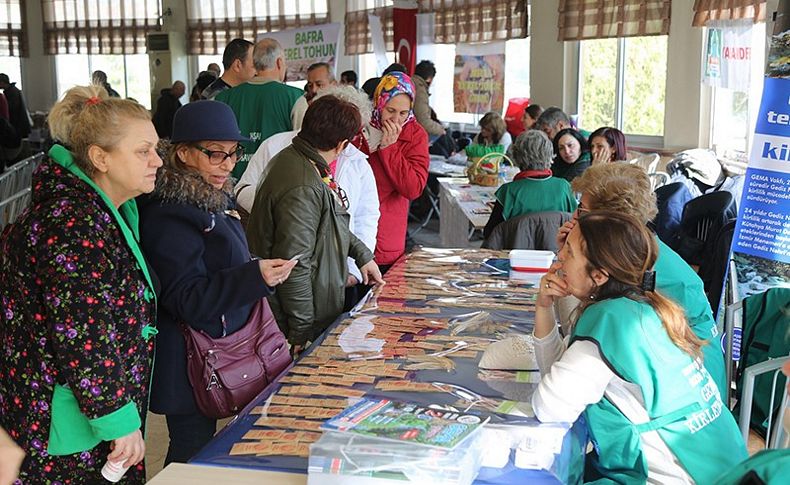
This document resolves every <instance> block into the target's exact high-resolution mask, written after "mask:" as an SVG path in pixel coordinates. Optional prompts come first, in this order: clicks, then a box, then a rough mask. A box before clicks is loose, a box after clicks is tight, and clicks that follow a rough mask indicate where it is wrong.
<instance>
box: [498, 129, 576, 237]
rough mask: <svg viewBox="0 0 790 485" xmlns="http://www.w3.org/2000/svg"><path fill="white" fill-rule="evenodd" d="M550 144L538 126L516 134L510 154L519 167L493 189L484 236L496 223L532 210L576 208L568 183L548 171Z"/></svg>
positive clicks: (568, 209)
mask: <svg viewBox="0 0 790 485" xmlns="http://www.w3.org/2000/svg"><path fill="white" fill-rule="evenodd" d="M551 154H552V147H551V142H550V141H549V137H548V136H546V134H545V133H543V132H542V131H539V130H529V131H525V132H523V133H522V134H520V135H518V137H517V138H516V141H515V142H514V143H513V146H511V147H510V156H511V158H512V159H513V161H514V162H515V163H516V165H518V168H519V169H520V170H521V171H520V172H519V173H518V174H516V176H515V177H514V178H513V181H512V182H508V183H506V184H504V185H503V186H501V187H499V189H497V191H496V194H495V195H496V202H495V204H494V209H493V211H492V212H491V217H489V219H488V223H487V224H486V227H485V229H483V236H484V237H488V235H489V234H491V231H493V230H494V228H495V227H496V226H497V224H499V223H501V222H504V221H506V220H508V219H511V218H513V217H518V216H523V215H524V214H529V213H532V212H543V211H560V212H573V211H575V210H576V199H574V198H573V193H572V192H571V185H570V184H569V183H568V182H567V181H565V180H563V179H561V178H557V177H553V176H552V175H551V170H550V169H549V166H551Z"/></svg>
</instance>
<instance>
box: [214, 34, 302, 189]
mask: <svg viewBox="0 0 790 485" xmlns="http://www.w3.org/2000/svg"><path fill="white" fill-rule="evenodd" d="M252 58H253V64H254V65H255V70H256V74H255V77H254V78H252V79H250V80H249V81H247V82H246V83H242V84H239V85H238V86H236V87H235V88H231V89H228V90H227V91H223V92H221V93H219V94H218V95H217V97H216V98H215V99H216V100H217V101H221V102H223V103H225V104H227V105H228V106H230V107H231V109H232V110H233V112H234V113H235V114H236V119H237V120H238V122H239V128H240V129H241V133H242V134H243V135H244V136H246V137H249V138H251V139H252V141H251V142H249V143H244V144H243V146H244V156H242V158H241V159H240V160H239V162H238V163H237V164H236V168H235V169H234V170H233V176H234V177H236V178H237V179H238V178H239V177H241V175H242V174H243V173H244V170H246V169H247V163H248V161H249V157H250V155H252V154H253V153H255V151H256V150H257V149H258V146H259V145H260V144H261V142H262V141H263V140H265V139H267V138H269V137H270V136H272V135H275V134H277V133H282V132H283V131H288V130H291V129H292V128H293V126H294V113H293V109H294V105H295V104H296V101H297V100H298V99H299V97H300V96H302V90H301V89H297V88H294V87H292V86H288V85H287V84H285V83H284V82H283V81H284V80H285V53H284V51H283V48H282V46H281V45H280V43H279V42H277V41H276V40H275V39H270V38H267V39H262V40H261V41H260V42H258V43H257V44H255V48H254V49H253V53H252Z"/></svg>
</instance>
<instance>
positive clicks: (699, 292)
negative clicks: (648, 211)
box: [653, 238, 727, 396]
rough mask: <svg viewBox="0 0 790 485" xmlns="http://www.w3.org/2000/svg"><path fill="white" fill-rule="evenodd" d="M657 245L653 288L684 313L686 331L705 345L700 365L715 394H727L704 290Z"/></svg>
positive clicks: (673, 256)
mask: <svg viewBox="0 0 790 485" xmlns="http://www.w3.org/2000/svg"><path fill="white" fill-rule="evenodd" d="M656 242H658V259H656V264H655V266H654V267H653V269H654V270H655V272H656V288H657V289H658V291H659V292H661V294H663V295H664V296H666V297H668V298H670V299H672V301H674V302H675V303H677V304H678V305H680V307H681V308H683V311H685V312H686V318H687V319H688V321H689V327H691V330H693V331H694V333H695V334H696V335H697V337H699V338H701V339H703V340H707V341H708V342H707V343H706V344H705V345H704V346H703V347H702V363H703V364H704V365H705V368H706V369H707V370H708V373H710V375H711V377H712V378H713V382H715V383H716V386H717V387H718V388H719V394H721V395H722V396H724V395H725V392H726V391H727V373H726V371H725V368H724V353H723V351H722V348H721V341H720V339H719V338H718V334H719V332H718V329H717V328H716V322H715V321H714V320H713V312H711V310H710V303H709V302H708V297H707V296H705V286H704V285H703V283H702V280H701V279H700V278H699V276H697V273H695V272H694V270H693V269H691V266H689V265H688V263H686V262H685V261H683V258H681V257H680V256H679V255H678V253H676V252H675V251H673V250H672V248H670V247H669V246H667V245H666V244H664V243H663V242H662V241H661V240H660V239H658V238H656Z"/></svg>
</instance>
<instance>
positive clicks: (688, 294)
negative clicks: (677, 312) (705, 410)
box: [557, 163, 727, 396]
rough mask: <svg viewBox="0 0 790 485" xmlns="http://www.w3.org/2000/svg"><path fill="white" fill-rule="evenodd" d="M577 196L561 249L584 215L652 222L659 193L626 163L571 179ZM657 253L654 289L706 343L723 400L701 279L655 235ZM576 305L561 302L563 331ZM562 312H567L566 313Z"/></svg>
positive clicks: (720, 360) (720, 363)
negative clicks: (673, 304)
mask: <svg viewBox="0 0 790 485" xmlns="http://www.w3.org/2000/svg"><path fill="white" fill-rule="evenodd" d="M572 187H573V190H574V192H578V193H580V194H581V199H580V200H579V210H578V211H577V212H576V213H575V214H574V219H573V220H571V221H569V222H568V223H566V224H565V225H564V226H562V227H561V228H560V231H559V234H558V236H557V243H558V246H559V247H562V246H563V245H564V244H565V239H566V237H567V235H568V233H569V232H570V230H571V229H572V228H573V227H574V226H575V225H576V219H577V218H578V217H579V215H580V214H582V213H585V212H591V211H592V212H594V211H598V210H608V211H614V212H619V213H622V214H628V215H631V216H633V217H635V218H637V219H638V220H640V221H642V223H643V224H645V225H647V224H649V223H650V222H651V221H652V220H653V219H654V218H655V216H656V212H657V209H656V195H655V193H653V190H652V189H651V186H650V178H649V177H648V176H647V174H646V173H645V171H644V170H643V169H642V168H641V167H639V166H636V165H629V164H625V163H606V164H599V165H594V166H592V167H590V169H589V170H587V171H586V172H584V174H583V175H582V176H581V177H579V178H577V179H576V180H574V181H573V184H572ZM654 238H655V240H656V244H657V247H658V255H657V258H656V262H655V267H654V268H653V269H654V270H655V272H656V288H658V289H659V290H660V291H661V292H663V293H664V294H665V295H667V296H668V297H670V298H672V300H674V301H675V302H676V303H677V304H678V305H680V307H681V308H682V309H683V310H684V312H685V314H686V320H687V321H688V325H689V326H690V327H691V330H692V331H693V332H694V333H695V334H696V335H697V337H699V338H700V339H701V340H702V341H704V344H703V345H702V354H703V356H704V358H703V360H702V362H703V364H704V365H705V368H706V369H707V370H708V372H709V373H710V375H711V376H712V377H713V382H715V383H716V386H717V387H718V389H719V393H720V394H721V395H722V396H724V395H726V394H725V392H726V390H727V383H726V377H725V367H724V356H723V355H722V350H721V347H719V345H718V339H717V338H716V337H717V335H718V331H717V329H716V321H715V320H714V319H713V313H712V312H711V309H710V304H709V303H708V298H707V297H706V296H705V287H704V285H703V283H702V280H701V279H700V277H699V276H698V275H697V273H696V272H695V271H694V270H693V269H691V267H690V266H689V265H688V264H687V263H686V262H685V261H683V258H681V257H680V256H679V255H678V254H677V253H676V252H675V251H673V250H672V249H671V248H670V247H669V246H667V245H666V244H664V243H663V242H662V241H661V240H660V239H659V238H657V237H655V235H654ZM576 303H577V302H576V301H570V302H568V301H564V300H563V301H562V302H561V307H562V308H561V309H560V312H559V313H560V322H561V324H562V325H563V328H568V326H569V325H570V323H569V318H568V317H567V316H564V314H567V313H569V311H567V309H569V308H575V307H576ZM563 308H564V309H566V311H563Z"/></svg>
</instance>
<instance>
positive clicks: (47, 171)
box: [0, 86, 162, 483]
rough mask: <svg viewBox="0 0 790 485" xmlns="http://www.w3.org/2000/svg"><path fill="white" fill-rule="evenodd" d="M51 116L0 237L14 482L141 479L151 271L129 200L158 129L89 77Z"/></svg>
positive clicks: (152, 157) (3, 400)
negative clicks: (21, 457) (45, 149)
mask: <svg viewBox="0 0 790 485" xmlns="http://www.w3.org/2000/svg"><path fill="white" fill-rule="evenodd" d="M49 126H50V129H51V132H52V135H53V136H54V137H55V139H56V140H58V141H59V142H60V143H58V144H55V145H54V146H53V147H52V149H50V151H49V156H48V158H47V160H45V161H44V162H43V163H42V164H41V166H40V167H39V168H38V169H37V171H36V172H35V174H34V176H33V187H32V203H31V206H30V208H29V209H28V210H27V211H26V212H25V213H23V214H22V216H21V217H20V218H19V219H18V220H17V221H16V222H15V223H14V224H13V225H12V226H11V227H10V229H7V230H6V232H5V233H4V234H3V236H2V239H0V248H2V250H1V251H0V255H1V256H0V294H2V300H1V302H0V303H1V304H2V311H3V315H4V317H3V325H2V326H0V340H2V342H3V348H4V349H5V350H4V351H3V353H2V355H0V425H2V427H3V428H5V429H6V430H7V431H8V433H9V435H10V436H11V437H12V438H13V439H14V440H15V441H16V442H17V443H18V444H19V445H20V446H21V447H22V449H23V450H24V451H25V452H26V453H27V458H26V459H25V461H24V463H23V464H22V468H21V471H20V474H19V480H20V481H21V483H68V482H69V481H70V480H71V481H72V482H74V483H98V482H101V481H102V480H103V479H102V476H101V474H100V470H101V468H102V466H103V465H104V464H105V462H107V461H111V462H114V463H117V464H118V466H122V467H132V468H130V469H129V470H128V471H127V472H126V475H125V480H126V481H125V483H144V482H145V469H144V467H143V457H144V456H145V443H144V441H143V435H142V431H143V430H144V429H145V425H144V422H145V416H146V412H147V406H148V391H149V389H148V385H149V381H150V376H151V365H152V357H153V350H154V341H153V338H152V337H153V336H154V335H155V334H156V328H155V325H156V296H155V292H154V289H155V285H156V278H155V277H154V275H153V274H152V273H151V272H150V271H149V269H148V265H147V263H146V260H145V258H144V257H143V254H142V252H141V250H140V247H139V245H138V240H139V237H138V220H137V206H136V205H135V200H134V198H135V197H136V196H138V195H140V194H143V193H147V192H151V191H152V190H153V189H154V182H155V180H156V170H157V168H159V167H160V166H161V165H162V160H161V159H160V158H159V156H158V155H157V153H156V150H155V149H156V144H157V142H158V140H159V138H158V137H157V135H156V131H155V129H154V126H153V124H152V123H151V115H150V113H149V112H148V110H146V109H145V108H144V107H143V106H141V105H139V104H137V103H135V102H133V101H128V100H122V99H118V98H110V97H109V96H108V95H107V92H106V91H105V90H104V88H101V87H96V86H91V87H75V88H72V89H70V90H69V91H67V92H66V94H65V96H64V97H63V99H61V100H60V101H59V102H58V103H56V104H55V106H54V107H53V108H52V111H51V112H50V115H49Z"/></svg>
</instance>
